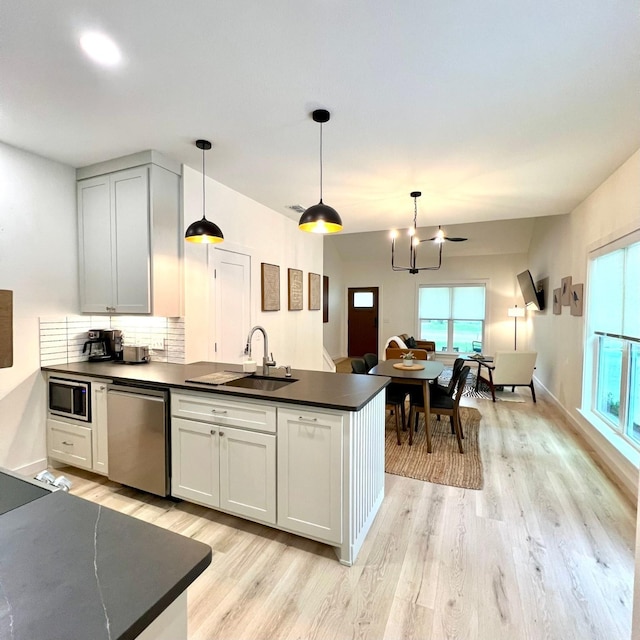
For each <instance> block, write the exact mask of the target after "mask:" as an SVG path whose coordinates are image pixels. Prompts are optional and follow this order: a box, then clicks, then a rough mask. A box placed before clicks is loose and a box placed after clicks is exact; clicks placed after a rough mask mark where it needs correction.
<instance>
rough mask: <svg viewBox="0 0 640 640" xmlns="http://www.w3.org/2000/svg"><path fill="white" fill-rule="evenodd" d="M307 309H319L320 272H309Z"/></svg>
mask: <svg viewBox="0 0 640 640" xmlns="http://www.w3.org/2000/svg"><path fill="white" fill-rule="evenodd" d="M309 309H310V310H311V311H319V310H320V274H319V273H309Z"/></svg>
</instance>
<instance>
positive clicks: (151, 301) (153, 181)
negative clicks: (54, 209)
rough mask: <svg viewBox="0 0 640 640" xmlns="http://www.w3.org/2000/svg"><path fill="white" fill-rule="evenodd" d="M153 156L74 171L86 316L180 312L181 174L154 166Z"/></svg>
mask: <svg viewBox="0 0 640 640" xmlns="http://www.w3.org/2000/svg"><path fill="white" fill-rule="evenodd" d="M157 157H158V156H157V154H156V155H152V154H151V153H150V152H149V153H144V154H136V155H135V156H132V157H131V159H130V160H127V159H122V160H123V162H120V163H117V162H115V161H112V162H110V163H101V164H99V165H93V166H92V167H84V168H83V169H82V170H80V169H79V170H78V173H77V175H78V176H79V177H82V178H83V179H80V180H78V183H77V194H78V237H79V267H80V273H79V281H80V309H81V311H83V312H88V313H123V314H135V313H153V314H155V315H160V316H179V315H181V313H180V312H181V289H180V259H181V255H182V253H181V252H182V248H181V247H182V232H181V228H180V175H179V174H178V173H175V172H174V171H171V170H169V169H167V168H165V167H164V166H159V165H158V164H155V163H154V162H152V160H155V159H156V158H157ZM145 160H146V162H145V163H143V164H138V165H137V166H132V167H131V168H126V169H121V170H119V171H108V169H110V168H113V167H120V166H123V165H126V164H127V163H133V164H134V165H135V164H136V162H137V163H142V162H143V161H145ZM88 176H89V177H88Z"/></svg>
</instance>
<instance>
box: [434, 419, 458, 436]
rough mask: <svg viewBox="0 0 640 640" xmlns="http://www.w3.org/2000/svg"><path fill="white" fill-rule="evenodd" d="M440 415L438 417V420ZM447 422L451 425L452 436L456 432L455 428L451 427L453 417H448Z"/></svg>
mask: <svg viewBox="0 0 640 640" xmlns="http://www.w3.org/2000/svg"><path fill="white" fill-rule="evenodd" d="M439 417H440V415H438V418H439ZM449 422H450V423H451V433H452V434H454V433H455V432H456V428H455V427H454V426H453V415H450V416H449Z"/></svg>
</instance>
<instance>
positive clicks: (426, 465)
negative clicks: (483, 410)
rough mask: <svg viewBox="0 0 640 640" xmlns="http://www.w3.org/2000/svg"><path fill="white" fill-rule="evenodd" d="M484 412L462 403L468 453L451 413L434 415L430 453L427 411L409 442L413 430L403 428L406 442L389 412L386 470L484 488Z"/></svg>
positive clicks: (438, 482)
mask: <svg viewBox="0 0 640 640" xmlns="http://www.w3.org/2000/svg"><path fill="white" fill-rule="evenodd" d="M481 417H482V416H481V414H480V412H479V411H478V410H477V409H475V408H472V407H460V418H461V421H462V431H463V433H464V440H463V441H462V444H463V447H464V453H463V454H461V453H460V452H459V451H458V441H457V439H456V437H455V435H453V434H452V433H451V425H450V423H449V418H448V417H447V416H442V418H441V419H440V422H438V421H437V420H436V416H435V415H431V422H430V425H431V431H430V432H431V447H432V453H427V442H426V437H425V430H424V422H423V421H422V419H423V414H420V421H419V427H418V432H417V433H415V434H414V438H413V445H412V446H409V432H408V431H401V439H402V444H401V445H398V441H397V439H396V425H395V418H394V417H393V416H390V415H389V414H387V423H386V431H385V436H386V437H385V471H386V472H387V473H393V474H394V475H397V476H405V477H407V478H417V479H418V480H424V481H425V482H435V483H436V484H446V485H449V486H451V487H462V488H464V489H482V486H483V482H484V480H483V477H482V460H481V459H480V448H479V445H478V431H479V428H480V419H481Z"/></svg>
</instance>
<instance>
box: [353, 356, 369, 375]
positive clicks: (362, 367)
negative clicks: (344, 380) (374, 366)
mask: <svg viewBox="0 0 640 640" xmlns="http://www.w3.org/2000/svg"><path fill="white" fill-rule="evenodd" d="M351 372H352V373H368V369H367V365H366V364H365V362H364V360H363V359H362V358H353V360H351Z"/></svg>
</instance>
